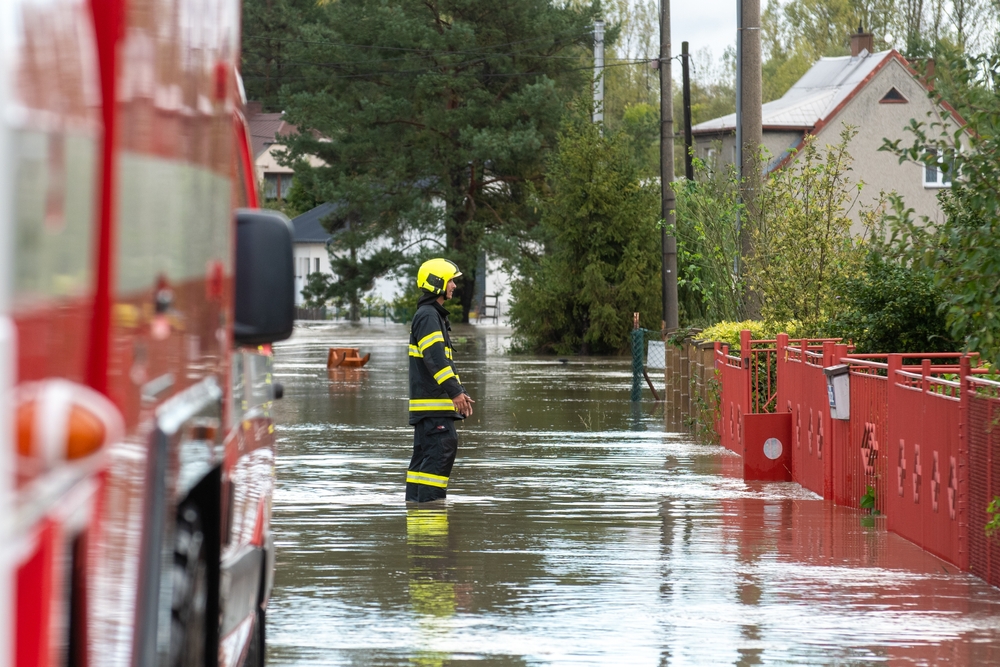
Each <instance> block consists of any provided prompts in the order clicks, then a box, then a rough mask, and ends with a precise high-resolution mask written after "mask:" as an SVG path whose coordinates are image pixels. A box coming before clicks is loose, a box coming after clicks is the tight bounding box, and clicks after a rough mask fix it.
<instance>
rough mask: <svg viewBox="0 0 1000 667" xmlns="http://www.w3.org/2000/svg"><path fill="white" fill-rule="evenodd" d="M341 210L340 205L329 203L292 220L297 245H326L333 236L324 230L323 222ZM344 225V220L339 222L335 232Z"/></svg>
mask: <svg viewBox="0 0 1000 667" xmlns="http://www.w3.org/2000/svg"><path fill="white" fill-rule="evenodd" d="M339 208H340V204H332V203H329V202H328V203H325V204H320V205H319V206H317V207H316V208H314V209H311V210H309V211H306V212H305V213H303V214H302V215H298V216H296V217H294V218H292V228H293V229H294V232H295V237H294V241H295V243H326V242H327V241H329V240H330V238H331V237H332V235H331V234H330V232H328V231H326V229H324V228H323V225H322V222H323V220H324V219H326V218H327V217H328V216H330V215H331V214H333V213H336V211H337V209H339ZM343 224H344V223H343V221H342V220H340V221H338V222H337V227H336V229H335V230H334V231H336V230H339V228H340V227H341V226H343Z"/></svg>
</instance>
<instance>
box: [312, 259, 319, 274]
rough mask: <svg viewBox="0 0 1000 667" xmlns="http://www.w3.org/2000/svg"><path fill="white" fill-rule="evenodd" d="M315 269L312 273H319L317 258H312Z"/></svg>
mask: <svg viewBox="0 0 1000 667" xmlns="http://www.w3.org/2000/svg"><path fill="white" fill-rule="evenodd" d="M314 262H315V266H316V268H315V269H313V273H319V257H316V258H314Z"/></svg>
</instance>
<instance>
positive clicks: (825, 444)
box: [716, 331, 1000, 585]
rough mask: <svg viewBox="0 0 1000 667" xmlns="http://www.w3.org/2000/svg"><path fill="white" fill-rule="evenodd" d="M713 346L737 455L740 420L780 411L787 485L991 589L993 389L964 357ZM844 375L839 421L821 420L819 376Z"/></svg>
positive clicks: (999, 388)
mask: <svg viewBox="0 0 1000 667" xmlns="http://www.w3.org/2000/svg"><path fill="white" fill-rule="evenodd" d="M740 343H741V344H740V348H741V349H740V352H739V355H738V356H736V355H732V354H730V353H729V350H728V348H727V347H724V346H719V345H717V346H716V368H717V370H718V371H719V379H720V382H721V384H722V387H721V395H722V405H721V413H720V420H719V423H718V427H719V433H720V435H721V436H722V442H723V444H724V445H725V446H726V447H727V448H729V449H731V450H732V451H735V452H737V453H741V454H742V453H744V442H743V440H744V435H745V433H744V429H743V425H742V422H743V417H744V416H746V415H748V414H760V413H767V412H787V413H790V414H791V424H792V427H791V429H792V433H791V443H790V447H791V451H792V457H791V468H792V477H793V479H794V480H795V481H797V482H798V483H799V484H801V485H802V486H804V487H805V488H808V489H810V490H812V491H814V492H816V493H818V494H820V495H822V496H823V497H824V498H827V499H831V500H833V502H834V503H836V504H838V505H845V506H849V507H854V508H858V507H859V506H861V505H862V499H864V500H865V501H866V502H865V507H866V509H869V510H871V511H873V512H875V513H878V514H886V515H888V519H887V525H888V528H889V529H890V530H892V531H893V532H895V533H897V534H899V535H901V536H903V537H905V538H906V539H909V540H911V541H912V542H915V543H916V544H918V545H919V546H921V547H922V548H923V549H925V550H927V551H929V552H931V553H933V554H935V555H937V556H938V557H940V558H942V559H944V560H946V561H948V562H950V563H952V564H954V565H957V566H959V567H961V568H963V569H967V570H969V571H971V572H973V573H974V574H977V575H978V576H980V577H982V578H983V579H985V580H986V581H988V582H990V583H991V584H993V585H1000V536H995V537H990V536H987V535H986V534H985V531H984V528H985V526H986V524H987V522H988V521H989V519H990V514H989V513H988V512H987V506H988V505H989V503H990V501H991V500H993V498H995V497H1000V382H992V381H989V380H986V379H984V378H982V377H978V376H980V375H982V374H984V373H986V372H987V369H985V368H973V367H972V364H973V363H976V362H977V358H976V356H975V355H960V354H890V355H863V354H852V353H851V351H850V348H849V347H848V346H846V345H840V344H836V343H835V342H834V341H820V340H807V341H792V340H789V338H788V337H787V336H786V335H784V334H782V335H781V336H779V337H778V338H777V339H776V340H774V341H769V340H767V341H753V340H750V335H749V332H746V331H744V332H743V335H742V336H741V341H740ZM837 364H846V365H848V367H849V382H850V417H849V419H847V420H839V419H831V412H830V396H829V393H828V389H827V378H826V375H825V373H824V368H828V367H830V366H833V365H837Z"/></svg>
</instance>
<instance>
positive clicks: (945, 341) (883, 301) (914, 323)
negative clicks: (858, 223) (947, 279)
mask: <svg viewBox="0 0 1000 667" xmlns="http://www.w3.org/2000/svg"><path fill="white" fill-rule="evenodd" d="M838 287H839V290H838V291H839V292H840V299H841V302H842V305H841V310H840V312H839V314H838V315H837V316H836V317H835V318H834V319H833V320H832V321H831V322H830V324H829V325H828V327H827V329H826V331H827V333H828V335H831V336H836V337H840V338H844V339H846V340H851V341H853V342H854V344H855V346H856V348H855V350H856V351H857V352H859V353H877V352H954V351H957V350H958V349H960V345H958V344H956V343H955V341H954V340H953V339H952V337H951V335H950V332H949V330H948V323H947V321H946V318H945V315H944V309H943V307H942V304H943V301H944V299H943V297H942V295H941V290H940V289H939V288H938V287H936V286H935V284H934V277H933V276H932V275H931V274H930V271H928V270H927V269H922V268H919V267H914V266H908V265H906V264H904V263H903V262H901V261H899V260H893V259H887V258H886V257H885V256H883V254H882V252H881V251H880V250H876V251H873V252H870V253H868V256H867V257H866V258H865V263H864V267H863V270H862V273H861V274H860V275H858V276H856V277H850V278H846V279H844V280H843V281H841V284H840V285H839V286H838Z"/></svg>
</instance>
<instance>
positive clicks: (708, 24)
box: [670, 0, 766, 59]
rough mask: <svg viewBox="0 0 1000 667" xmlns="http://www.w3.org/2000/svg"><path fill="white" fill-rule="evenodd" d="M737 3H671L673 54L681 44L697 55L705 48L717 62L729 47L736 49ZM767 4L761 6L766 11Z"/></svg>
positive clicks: (713, 0)
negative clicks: (687, 46)
mask: <svg viewBox="0 0 1000 667" xmlns="http://www.w3.org/2000/svg"><path fill="white" fill-rule="evenodd" d="M736 2H737V0H694V1H692V0H681V1H680V2H678V1H677V0H674V1H673V2H671V3H670V41H671V47H672V48H673V50H674V53H680V52H681V42H688V43H689V44H690V48H691V52H692V53H694V52H695V51H698V50H699V49H701V48H703V47H706V46H707V47H708V48H709V49H711V50H712V55H713V56H714V57H715V58H716V59H718V58H720V57H721V56H722V52H723V51H724V50H725V48H726V47H727V46H730V45H733V46H735V45H736ZM764 6H766V3H765V2H762V3H761V11H763V8H764Z"/></svg>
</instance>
